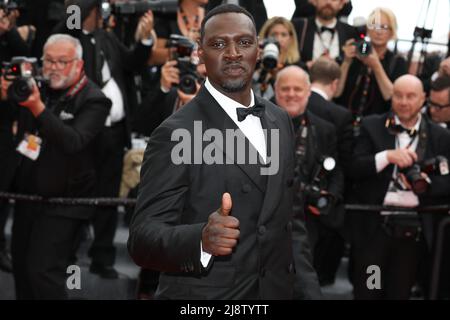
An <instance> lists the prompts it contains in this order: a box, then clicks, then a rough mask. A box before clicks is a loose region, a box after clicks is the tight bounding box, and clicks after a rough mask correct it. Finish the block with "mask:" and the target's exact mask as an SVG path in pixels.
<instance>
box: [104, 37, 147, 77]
mask: <svg viewBox="0 0 450 320" xmlns="http://www.w3.org/2000/svg"><path fill="white" fill-rule="evenodd" d="M108 36H109V37H113V39H114V43H115V44H116V48H117V49H118V51H119V52H120V61H121V63H122V64H123V66H124V67H125V69H126V70H128V71H130V72H133V71H134V72H140V71H142V68H143V67H144V66H145V65H146V64H147V61H148V59H149V58H150V56H151V53H152V48H153V45H152V46H146V45H144V44H142V43H141V41H138V42H137V43H136V44H135V47H134V48H133V49H128V48H127V47H126V46H125V45H124V44H123V43H122V42H120V40H119V39H118V38H117V37H116V36H115V35H114V34H111V33H108Z"/></svg>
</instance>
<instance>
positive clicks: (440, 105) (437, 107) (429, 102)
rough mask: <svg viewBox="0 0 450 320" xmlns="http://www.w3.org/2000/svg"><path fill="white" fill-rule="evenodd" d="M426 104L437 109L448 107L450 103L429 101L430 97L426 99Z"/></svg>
mask: <svg viewBox="0 0 450 320" xmlns="http://www.w3.org/2000/svg"><path fill="white" fill-rule="evenodd" d="M427 104H428V106H429V107H431V108H436V109H439V110H441V109H445V108H449V107H450V103H447V104H444V105H442V104H439V103H436V102H433V101H431V99H427Z"/></svg>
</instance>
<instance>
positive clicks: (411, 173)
mask: <svg viewBox="0 0 450 320" xmlns="http://www.w3.org/2000/svg"><path fill="white" fill-rule="evenodd" d="M400 172H401V173H403V174H404V175H405V177H406V180H407V181H408V183H409V184H410V185H411V188H412V190H413V191H414V193H415V194H418V195H420V194H424V193H425V192H427V190H428V186H429V185H430V184H431V181H430V180H429V179H427V178H425V177H423V176H422V173H425V174H427V175H430V174H434V175H441V176H444V175H448V174H449V169H448V160H447V158H446V157H444V156H437V157H435V158H431V159H428V160H424V161H422V162H420V163H415V164H413V165H412V166H411V167H409V168H404V169H402V170H400Z"/></svg>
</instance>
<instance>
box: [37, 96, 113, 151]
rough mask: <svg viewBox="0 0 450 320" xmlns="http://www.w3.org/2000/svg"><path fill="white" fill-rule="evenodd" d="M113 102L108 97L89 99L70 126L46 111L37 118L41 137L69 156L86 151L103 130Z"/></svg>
mask: <svg viewBox="0 0 450 320" xmlns="http://www.w3.org/2000/svg"><path fill="white" fill-rule="evenodd" d="M110 108H111V102H110V100H109V99H107V98H106V97H101V98H95V99H88V100H87V101H85V102H84V103H83V107H82V110H80V111H79V112H78V113H77V114H75V118H74V119H73V120H72V121H71V123H70V124H68V123H65V122H64V121H62V120H61V119H59V118H58V117H57V116H56V115H54V114H53V113H52V112H51V111H50V110H49V109H47V108H46V109H45V110H44V111H43V112H42V113H41V114H40V115H39V116H38V117H37V118H36V120H37V122H38V128H39V133H40V135H41V136H42V137H43V138H44V139H47V140H48V141H49V142H51V143H52V144H53V145H55V146H56V147H57V148H59V149H61V150H62V151H63V152H65V153H67V154H75V153H77V152H79V151H80V150H82V149H84V148H85V147H86V146H87V145H88V144H89V143H90V142H91V141H92V139H93V138H94V137H95V136H96V135H97V134H98V133H99V132H100V131H101V130H102V129H103V127H104V124H105V120H106V117H107V116H108V114H109V109H110Z"/></svg>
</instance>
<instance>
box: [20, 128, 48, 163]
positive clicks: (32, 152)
mask: <svg viewBox="0 0 450 320" xmlns="http://www.w3.org/2000/svg"><path fill="white" fill-rule="evenodd" d="M41 144H42V139H41V138H39V137H38V136H35V135H33V134H25V137H24V139H23V140H22V141H21V142H20V144H19V146H18V147H17V149H16V150H17V151H18V152H19V153H21V154H23V155H24V156H25V157H27V158H30V159H31V160H36V159H37V158H38V157H39V153H40V152H41Z"/></svg>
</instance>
